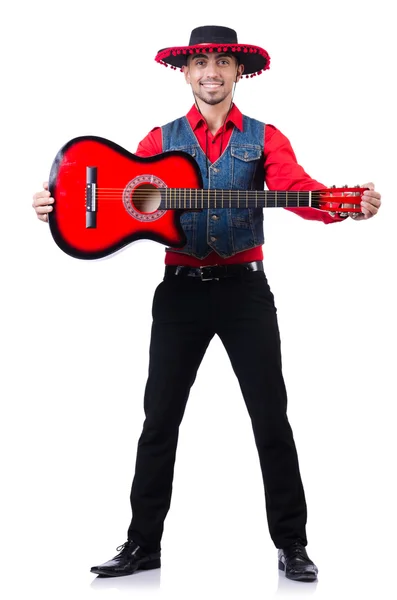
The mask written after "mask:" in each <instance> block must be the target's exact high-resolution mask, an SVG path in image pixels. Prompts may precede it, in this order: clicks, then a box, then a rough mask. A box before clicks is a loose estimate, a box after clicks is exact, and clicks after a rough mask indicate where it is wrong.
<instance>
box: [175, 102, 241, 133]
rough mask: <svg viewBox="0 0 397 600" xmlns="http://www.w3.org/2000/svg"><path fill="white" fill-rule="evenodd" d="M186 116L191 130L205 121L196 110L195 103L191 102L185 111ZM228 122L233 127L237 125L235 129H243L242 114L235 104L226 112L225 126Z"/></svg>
mask: <svg viewBox="0 0 397 600" xmlns="http://www.w3.org/2000/svg"><path fill="white" fill-rule="evenodd" d="M186 118H187V120H188V121H189V123H190V126H191V128H192V129H193V131H195V130H196V129H197V127H198V126H199V125H201V124H202V123H205V121H204V118H203V116H202V115H201V113H200V112H199V111H198V110H197V107H196V105H195V104H193V106H192V108H191V109H190V110H189V112H188V113H187V115H186ZM229 123H231V125H234V126H235V127H237V129H239V130H240V131H243V115H242V113H241V112H240V111H239V109H238V108H237V106H236V105H235V104H233V106H232V109H231V111H230V113H229V114H228V117H227V119H226V122H225V126H226V127H227V125H228V124H229Z"/></svg>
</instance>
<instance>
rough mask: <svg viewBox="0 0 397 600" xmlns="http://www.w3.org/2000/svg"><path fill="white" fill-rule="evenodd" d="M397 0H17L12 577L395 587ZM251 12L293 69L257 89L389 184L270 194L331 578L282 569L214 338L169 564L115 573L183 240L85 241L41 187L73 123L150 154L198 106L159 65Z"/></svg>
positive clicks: (325, 588) (12, 62)
mask: <svg viewBox="0 0 397 600" xmlns="http://www.w3.org/2000/svg"><path fill="white" fill-rule="evenodd" d="M391 6H392V3H390V2H389V1H388V0H378V1H377V2H369V1H367V0H364V1H360V2H359V1H357V2H356V1H353V0H345V1H344V2H339V1H337V0H334V1H333V2H328V1H327V2H323V1H321V0H318V1H317V2H314V1H310V0H300V1H299V2H293V1H283V2H281V1H279V2H275V1H273V2H264V1H263V0H260V1H259V0H250V1H249V2H244V3H235V2H234V0H233V3H229V4H227V3H212V2H202V3H199V2H191V3H189V2H186V1H185V2H172V1H171V2H158V1H157V0H156V2H154V1H152V2H150V1H149V2H146V3H142V2H139V3H134V2H132V1H131V0H130V1H127V0H125V1H123V0H113V1H112V2H109V0H106V1H102V0H97V1H88V0H80V1H79V2H76V1H74V0H71V1H69V2H58V1H54V2H52V3H47V2H43V1H42V0H36V1H35V2H27V1H25V2H23V1H21V2H14V3H13V4H12V8H11V5H10V4H8V5H7V8H4V6H3V8H2V9H1V13H2V14H1V15H0V21H1V56H2V60H1V63H2V66H1V71H2V88H3V91H2V94H1V104H2V108H1V113H0V114H1V117H0V118H1V189H2V207H3V210H2V218H1V236H0V237H1V265H2V267H1V273H2V277H1V287H2V292H1V307H2V308H1V342H2V358H1V365H2V371H3V375H2V378H1V386H2V390H1V398H2V420H1V457H2V459H3V468H2V486H1V487H2V492H1V501H2V509H1V519H2V524H1V551H2V554H3V556H2V559H1V563H0V564H1V567H2V575H1V583H0V593H1V594H2V595H3V594H4V597H6V598H28V597H31V596H32V594H34V595H40V597H41V598H43V599H46V598H59V599H64V598H65V599H66V598H75V597H76V598H86V597H88V596H90V597H94V596H95V595H96V594H97V597H99V598H113V597H116V596H117V595H118V594H119V593H121V592H125V593H127V594H131V597H135V598H147V597H153V598H167V599H168V598H173V599H174V598H189V599H190V598H192V599H196V598H197V599H198V598H202V597H204V596H206V597H208V598H211V599H212V598H214V599H215V598H219V597H225V598H228V597H230V596H233V597H241V596H242V595H244V596H246V597H249V598H250V599H252V600H256V599H259V598H265V597H266V598H267V597H275V596H288V595H292V594H299V595H300V596H302V595H303V596H306V595H307V596H308V595H313V594H315V595H317V597H318V598H327V599H328V598H342V599H344V598H357V597H360V596H361V595H363V594H364V593H365V595H366V597H376V598H383V597H385V598H386V597H387V598H390V597H391V596H392V595H393V592H394V581H393V575H392V572H393V569H392V566H393V564H394V562H395V547H396V546H395V538H396V523H395V516H394V515H395V506H396V502H397V498H396V493H395V491H394V490H395V481H394V480H395V456H396V442H395V435H394V430H395V416H396V411H395V402H396V399H397V394H396V385H395V369H396V360H395V356H396V333H397V331H396V329H397V328H396V317H395V307H396V292H395V282H394V276H395V272H396V268H395V264H396V245H395V233H394V232H395V222H396V208H395V196H396V192H395V186H394V169H395V162H396V151H395V148H396V146H395V144H396V142H395V139H396V133H397V131H396V121H395V106H396V104H397V99H396V96H395V92H394V91H393V86H394V83H393V80H394V79H395V64H396V47H395V46H393V39H395V32H394V29H393V20H394V17H392V13H391V10H392V9H391ZM207 24H219V25H226V26H230V27H233V28H235V29H236V30H237V31H238V35H239V41H240V42H242V43H252V44H255V45H259V46H262V47H264V48H266V50H268V52H269V54H270V55H271V59H272V62H271V69H270V71H267V72H266V73H265V74H262V75H261V76H260V77H255V78H253V79H249V80H248V79H247V80H246V79H244V80H243V81H242V82H240V83H239V84H238V86H237V92H236V96H235V101H236V104H237V105H238V106H239V108H240V109H241V110H242V111H243V112H244V113H246V114H248V115H250V116H252V117H254V118H257V119H260V120H263V121H265V122H267V123H272V124H274V125H275V126H276V127H278V128H279V129H281V131H283V132H284V133H285V134H286V135H287V136H288V137H289V138H290V140H291V143H292V145H293V148H294V150H295V152H296V155H297V158H298V161H299V162H300V163H301V164H302V165H303V166H304V168H305V169H306V170H307V172H308V173H309V174H310V175H312V176H313V177H315V178H316V179H318V180H320V181H322V182H324V183H325V184H327V185H333V184H336V185H344V184H349V185H355V184H357V183H365V182H368V181H374V182H375V184H376V187H377V189H378V190H379V191H380V192H381V193H382V197H383V206H382V209H381V211H380V213H379V215H378V216H377V217H376V218H374V219H372V220H370V221H367V222H360V223H358V222H357V223H355V222H353V221H352V220H348V221H346V222H344V223H341V224H338V225H330V226H325V225H322V224H320V223H314V222H310V221H304V220H303V219H300V218H299V217H297V216H296V215H293V214H290V213H287V212H286V211H283V210H270V209H269V210H268V211H266V214H265V217H266V218H265V236H266V243H265V247H264V252H265V265H266V272H267V275H268V279H269V282H270V285H271V287H272V290H273V292H274V295H275V299H276V305H277V308H278V314H279V325H280V329H281V336H282V352H283V362H284V374H285V380H286V384H287V389H288V394H289V418H290V422H291V424H292V427H293V431H294V436H295V440H296V444H297V448H298V454H299V459H300V464H301V472H302V478H303V482H304V486H305V491H306V496H307V502H308V510H309V519H308V528H307V531H308V538H309V545H308V552H309V555H310V556H311V557H312V558H313V560H314V561H315V562H316V563H317V564H318V566H319V569H320V573H319V582H318V583H317V584H297V583H293V582H289V581H287V580H285V578H284V577H279V575H278V570H277V559H276V550H275V548H274V546H273V543H272V542H271V539H270V537H269V534H268V529H267V522H266V517H265V504H264V495H263V487H262V481H261V474H260V469H259V462H258V458H257V454H256V448H255V445H254V438H253V434H252V431H251V426H250V422H249V418H248V414H247V412H246V409H245V405H244V402H243V399H242V397H241V394H240V390H239V387H238V383H237V381H236V379H235V377H234V374H233V373H232V370H231V367H230V365H229V362H228V359H227V356H226V353H225V351H224V349H223V347H222V345H221V344H220V342H219V340H218V339H215V340H213V342H212V344H211V346H210V348H209V350H208V352H207V354H206V356H205V358H204V361H203V364H202V367H201V369H200V371H199V374H198V378H197V381H196V384H195V386H194V388H193V390H192V392H191V396H190V399H189V403H188V407H187V410H186V414H185V418H184V421H183V423H182V426H181V431H180V441H179V447H178V454H177V462H176V468H175V480H174V491H173V502H172V506H171V510H170V512H169V515H168V517H167V520H166V523H165V532H164V536H163V540H162V549H163V566H162V569H161V572H160V571H159V570H156V571H152V572H148V573H141V574H137V575H134V576H132V577H127V578H120V579H111V580H107V579H106V580H100V579H98V580H97V579H96V578H95V577H94V576H92V575H91V574H90V573H89V569H90V567H91V566H92V565H93V564H98V563H100V562H104V561H105V560H108V559H110V558H111V557H112V556H114V555H115V554H116V551H115V547H116V546H117V545H119V544H122V543H123V542H124V541H125V539H126V530H127V527H128V524H129V521H130V516H131V515H130V507H129V493H130V486H131V481H132V477H133V472H134V466H135V453H136V445H137V441H138V438H139V435H140V432H141V428H142V423H143V418H144V415H143V407H142V399H143V391H144V386H145V381H146V375H147V366H148V344H149V334H150V325H151V301H152V295H153V291H154V289H155V287H156V286H157V284H158V283H159V281H160V280H161V278H162V273H163V262H164V247H163V246H161V245H159V244H155V243H153V242H144V243H138V244H135V245H132V246H130V247H129V248H128V249H126V250H125V251H123V252H121V253H119V254H117V255H115V256H113V257H112V258H109V259H107V260H102V261H94V262H91V261H79V260H76V259H72V258H70V257H68V256H67V255H66V254H63V253H62V252H61V251H60V250H59V249H58V247H57V246H56V245H55V243H54V242H53V240H52V237H51V235H50V232H49V230H48V226H46V225H45V224H43V223H42V222H39V221H38V220H37V219H36V218H35V215H34V212H33V209H32V207H31V203H32V195H33V193H34V192H35V191H37V190H39V189H40V187H41V184H42V181H44V180H46V179H47V178H48V174H49V171H50V167H51V163H52V160H53V159H54V157H55V155H56V153H57V151H58V150H59V148H60V147H61V146H62V145H63V144H64V143H66V141H68V140H69V139H71V138H73V137H75V136H78V135H86V134H94V135H100V136H103V137H106V138H109V139H111V140H113V141H114V142H116V143H118V144H120V145H122V146H124V147H125V148H127V149H128V150H130V151H131V152H134V151H135V150H136V147H137V144H138V142H139V141H140V139H142V138H143V137H144V135H146V133H147V132H148V131H149V130H150V129H152V127H154V126H155V125H161V124H164V123H166V122H168V121H170V120H172V119H174V118H177V117H179V116H181V115H183V114H185V113H186V112H187V110H188V109H189V108H190V106H191V104H192V97H191V95H190V90H189V88H188V87H187V86H186V84H185V83H184V80H183V77H182V75H181V74H180V73H179V72H177V71H171V70H170V69H165V68H164V67H162V66H160V65H158V64H156V63H155V62H154V60H153V58H154V56H155V54H156V52H157V50H158V49H160V48H164V47H166V46H170V45H185V44H187V43H188V40H189V36H190V31H191V30H192V29H193V28H194V27H196V26H199V25H207Z"/></svg>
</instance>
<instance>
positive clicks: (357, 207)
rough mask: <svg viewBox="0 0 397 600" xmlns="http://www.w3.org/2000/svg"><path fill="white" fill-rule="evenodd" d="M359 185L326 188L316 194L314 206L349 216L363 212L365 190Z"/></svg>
mask: <svg viewBox="0 0 397 600" xmlns="http://www.w3.org/2000/svg"><path fill="white" fill-rule="evenodd" d="M367 189H368V188H363V187H360V186H359V185H357V186H356V187H348V186H347V185H345V186H344V187H338V188H337V187H336V186H332V187H330V188H324V189H323V190H317V191H316V192H315V198H314V199H313V201H312V206H314V207H315V208H319V209H321V210H326V211H328V212H333V213H339V214H341V215H345V216H347V215H348V214H349V213H360V212H361V196H362V194H363V192H364V191H365V190H367Z"/></svg>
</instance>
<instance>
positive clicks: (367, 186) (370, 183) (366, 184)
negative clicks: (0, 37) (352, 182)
mask: <svg viewBox="0 0 397 600" xmlns="http://www.w3.org/2000/svg"><path fill="white" fill-rule="evenodd" d="M360 187H363V188H369V189H370V190H374V189H375V184H374V183H372V181H370V182H369V183H363V184H362V185H360ZM364 193H365V192H364Z"/></svg>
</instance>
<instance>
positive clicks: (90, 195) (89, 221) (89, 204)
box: [85, 167, 97, 229]
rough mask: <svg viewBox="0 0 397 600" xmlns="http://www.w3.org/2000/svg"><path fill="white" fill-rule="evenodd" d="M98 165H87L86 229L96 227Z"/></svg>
mask: <svg viewBox="0 0 397 600" xmlns="http://www.w3.org/2000/svg"><path fill="white" fill-rule="evenodd" d="M96 186H97V167H87V169H86V184H85V195H86V204H85V227H86V229H95V228H96V216H97V195H96V193H97V189H96Z"/></svg>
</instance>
